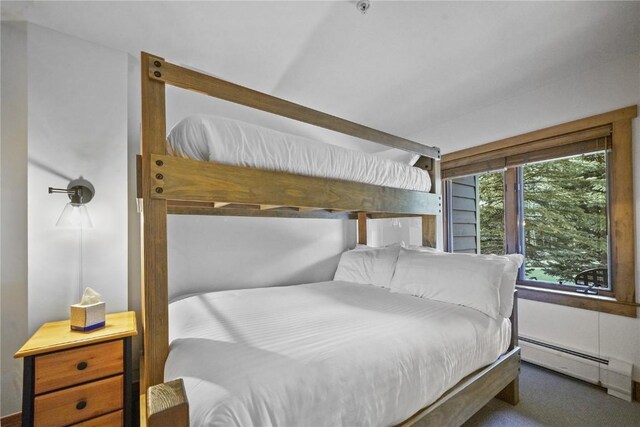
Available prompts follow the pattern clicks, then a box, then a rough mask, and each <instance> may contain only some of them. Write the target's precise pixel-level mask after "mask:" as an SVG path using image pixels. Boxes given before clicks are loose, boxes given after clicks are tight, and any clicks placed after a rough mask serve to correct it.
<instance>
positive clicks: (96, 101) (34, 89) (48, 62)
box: [28, 25, 128, 333]
mask: <svg viewBox="0 0 640 427" xmlns="http://www.w3.org/2000/svg"><path fill="white" fill-rule="evenodd" d="M126 72H127V55H126V54H124V53H120V52H115V51H113V50H111V49H107V48H103V47H100V46H97V45H95V44H92V43H88V42H86V41H83V40H80V39H77V38H75V37H70V36H67V35H64V34H60V33H57V32H55V31H51V30H48V29H45V28H42V27H39V26H35V25H30V26H29V31H28V85H29V112H28V123H29V142H28V153H29V191H28V193H29V260H28V262H29V332H30V333H33V332H34V331H35V330H36V329H37V328H38V327H40V325H41V324H42V323H43V322H46V321H51V320H54V319H65V318H68V316H69V312H68V310H69V305H70V304H72V303H75V302H78V301H79V295H78V294H79V292H78V288H79V269H80V259H79V258H80V256H79V243H80V242H79V232H77V231H74V230H67V229H61V228H59V227H56V226H55V222H56V220H57V218H58V216H59V215H60V212H61V210H62V208H63V207H64V205H65V203H67V202H68V197H67V196H65V195H50V194H48V193H47V187H49V186H53V187H63V188H66V186H67V184H68V183H69V181H71V180H73V179H76V178H78V177H83V178H85V179H87V180H89V181H90V182H91V183H92V184H93V186H94V187H95V190H96V191H95V195H94V198H93V200H92V201H91V202H90V203H89V204H88V205H87V208H88V210H89V212H90V214H91V218H92V221H93V224H94V227H93V228H92V229H85V230H83V236H82V238H83V257H84V262H83V270H84V286H91V287H92V288H94V289H95V290H96V291H98V292H99V293H100V294H101V295H102V296H103V298H104V301H105V302H106V306H107V311H109V312H113V311H123V310H126V309H127V287H128V284H127V257H126V254H127V215H126V212H127V211H126V203H127V191H126V189H127V172H126V165H127V158H126V155H127V152H126V147H127V134H126V131H127V127H126V123H127V110H126V103H127V75H126Z"/></svg>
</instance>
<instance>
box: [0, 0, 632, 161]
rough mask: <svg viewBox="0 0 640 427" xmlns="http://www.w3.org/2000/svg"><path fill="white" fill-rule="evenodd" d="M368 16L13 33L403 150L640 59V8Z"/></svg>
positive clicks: (178, 14)
mask: <svg viewBox="0 0 640 427" xmlns="http://www.w3.org/2000/svg"><path fill="white" fill-rule="evenodd" d="M355 3H356V2H355V1H321V2H318V1H315V2H314V1H287V2H270V1H261V2H245V1H234V2H229V1H228V2H224V1H210V2H189V1H174V2H170V1H166V2H154V1H143V2H91V1H84V2H82V1H81V2H75V1H74V2H34V1H27V2H24V1H23V2H11V1H2V3H1V7H2V18H3V20H7V19H11V20H16V19H18V20H26V21H29V22H32V23H35V24H38V25H41V26H44V27H48V28H51V29H54V30H57V31H60V32H63V33H67V34H71V35H74V36H77V37H80V38H82V39H86V40H89V41H92V42H95V43H98V44H101V45H104V46H107V47H110V48H114V49H118V50H121V51H125V52H128V53H130V54H131V55H134V56H135V57H137V56H138V55H139V52H140V51H141V50H144V51H148V52H151V53H154V54H157V55H160V56H163V57H165V58H167V59H168V60H170V61H171V62H175V63H181V64H185V65H188V66H191V67H193V68H197V69H201V70H207V72H208V73H210V74H214V75H216V76H219V77H221V78H224V79H226V80H230V81H233V82H235V83H238V84H241V85H245V86H249V87H251V88H254V89H257V90H260V91H263V92H267V93H270V94H273V95H275V96H278V97H282V98H285V99H288V100H291V101H294V102H298V103H301V104H303V105H307V106H309V107H312V108H315V109H318V110H321V111H325V112H328V113H331V114H334V115H337V116H340V117H344V118H347V119H350V120H353V121H356V122H359V123H362V124H365V125H368V126H371V127H375V128H378V129H381V130H384V131H387V132H390V133H394V134H398V135H401V136H404V137H411V136H413V135H418V134H420V133H421V132H422V131H424V130H425V129H429V128H430V127H433V126H436V125H438V124H441V123H444V122H447V121H451V120H454V119H456V118H459V117H461V116H463V115H465V114H468V113H470V112H472V111H475V110H478V109H481V108H483V107H487V106H489V105H493V104H495V103H498V102H500V101H503V100H505V99H508V98H511V97H514V96H517V95H519V94H522V93H524V92H527V91H530V90H532V89H535V88H537V87H540V86H542V85H545V84H548V83H550V82H553V81H556V80H560V79H563V78H565V77H567V76H569V75H571V74H574V73H578V72H580V71H584V70H585V69H589V68H592V67H595V66H597V65H599V64H602V63H603V62H604V61H608V60H612V59H614V58H618V57H621V56H624V55H627V54H630V53H633V52H639V51H640V3H638V2H602V3H600V2H408V1H376V0H372V2H371V3H372V4H371V8H370V10H369V12H368V13H367V14H365V15H363V14H361V13H359V12H358V11H357V10H356V7H355ZM421 142H423V143H426V144H429V145H434V144H433V143H430V142H429V141H421ZM372 147H375V148H372ZM365 148H366V149H367V151H375V150H380V149H384V147H381V146H377V145H375V146H373V145H370V146H367V145H366V144H365ZM442 148H443V151H445V152H446V151H447V150H446V147H442Z"/></svg>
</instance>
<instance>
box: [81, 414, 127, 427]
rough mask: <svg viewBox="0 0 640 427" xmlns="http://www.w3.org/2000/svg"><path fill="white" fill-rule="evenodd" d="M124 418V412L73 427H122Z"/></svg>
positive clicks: (93, 419)
mask: <svg viewBox="0 0 640 427" xmlns="http://www.w3.org/2000/svg"><path fill="white" fill-rule="evenodd" d="M123 416H124V412H123V411H116V412H112V413H110V414H107V415H103V416H101V417H98V418H92V419H90V420H87V421H83V422H81V423H79V424H74V425H73V427H121V426H122V417H123Z"/></svg>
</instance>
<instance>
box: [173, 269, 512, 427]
mask: <svg viewBox="0 0 640 427" xmlns="http://www.w3.org/2000/svg"><path fill="white" fill-rule="evenodd" d="M169 319H170V322H169V325H170V326H169V335H170V342H171V344H170V351H169V356H168V359H167V362H166V365H165V379H166V380H171V379H175V378H179V377H182V378H183V379H184V382H185V387H186V392H187V396H188V399H189V405H190V417H191V423H192V425H196V426H266V425H274V426H275V425H278V426H314V427H316V426H340V425H343V426H356V425H370V426H387V425H393V424H396V423H398V422H400V421H402V420H404V419H406V418H408V417H409V416H410V415H412V414H413V413H415V412H416V411H417V410H418V409H420V408H422V407H423V406H424V405H426V404H430V403H432V402H433V401H435V400H436V399H437V398H438V397H439V396H440V395H441V394H442V393H443V392H445V391H446V390H447V389H449V388H450V387H452V386H453V385H455V384H456V383H457V382H458V381H459V380H460V379H462V378H463V377H465V376H466V375H468V374H469V373H471V372H473V371H474V370H476V369H479V368H481V367H483V366H485V365H488V364H490V363H492V362H493V361H495V360H496V359H497V358H498V356H499V355H500V354H502V353H503V352H504V351H505V350H506V349H507V347H508V343H509V336H510V322H509V320H508V319H503V318H500V319H499V320H494V319H491V318H489V317H488V316H486V315H484V314H482V313H480V312H479V311H477V310H473V309H470V308H466V307H462V306H458V305H453V304H448V303H443V302H438V301H431V300H425V299H421V298H417V297H413V296H410V295H403V294H392V293H390V292H389V291H388V290H386V289H382V288H378V287H375V286H371V285H361V284H355V283H350V282H321V283H313V284H306V285H298V286H288V287H278V288H260V289H245V290H240V291H224V292H214V293H207V294H202V295H197V296H192V297H188V298H185V299H183V300H179V301H176V302H174V303H172V304H170V306H169Z"/></svg>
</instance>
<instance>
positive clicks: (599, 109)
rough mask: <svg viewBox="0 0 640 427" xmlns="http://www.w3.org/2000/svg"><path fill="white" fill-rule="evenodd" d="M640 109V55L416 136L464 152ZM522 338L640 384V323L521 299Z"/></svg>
mask: <svg viewBox="0 0 640 427" xmlns="http://www.w3.org/2000/svg"><path fill="white" fill-rule="evenodd" d="M635 104H640V55H639V54H633V55H629V56H626V57H623V58H620V59H619V60H617V61H612V62H610V63H605V64H602V66H600V67H598V68H594V69H590V70H585V71H584V72H582V73H580V74H577V75H573V76H570V77H568V78H565V79H562V80H560V81H557V82H555V83H553V84H549V85H546V86H543V87H540V88H538V89H536V90H533V91H531V92H528V93H525V94H523V95H521V96H517V97H515V98H512V99H508V100H505V101H503V102H501V103H498V104H495V105H493V106H491V107H488V108H485V109H482V110H479V111H475V112H473V113H471V114H468V115H465V116H463V117H460V118H458V119H456V120H453V121H450V122H447V123H443V124H442V125H440V126H437V127H435V128H432V129H429V130H428V131H426V132H423V133H421V134H420V135H417V136H415V137H416V138H418V139H419V140H421V141H425V142H426V143H428V144H433V145H437V146H440V147H441V148H442V151H443V153H447V152H452V151H456V150H460V149H462V148H467V147H471V146H474V145H478V144H483V143H487V142H491V141H494V140H498V139H501V138H506V137H509V136H514V135H518V134H521V133H525V132H528V131H533V130H537V129H541V128H544V127H548V126H552V125H555V124H559V123H564V122H568V121H571V120H575V119H580V118H584V117H587V116H590V115H594V114H599V113H604V112H607V111H610V110H614V109H617V108H621V107H626V106H629V105H635ZM633 139H634V148H633V153H634V155H633V157H634V165H635V166H634V200H635V215H636V295H640V173H638V171H639V170H640V169H639V167H638V165H640V121H639V120H638V119H635V120H634V121H633ZM520 332H521V333H522V334H524V335H527V336H530V337H533V338H536V339H539V340H541V341H547V342H551V343H559V344H564V345H566V346H569V347H572V348H575V349H579V350H582V351H584V352H587V353H591V354H596V355H600V356H602V357H605V358H607V357H615V358H617V359H620V360H623V361H627V362H630V363H633V364H634V371H633V376H634V380H635V381H640V319H630V318H625V317H621V316H614V315H611V314H606V313H598V312H595V311H588V310H581V309H577V308H571V307H564V306H560V305H553V304H546V303H542V302H536V301H526V300H520Z"/></svg>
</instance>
